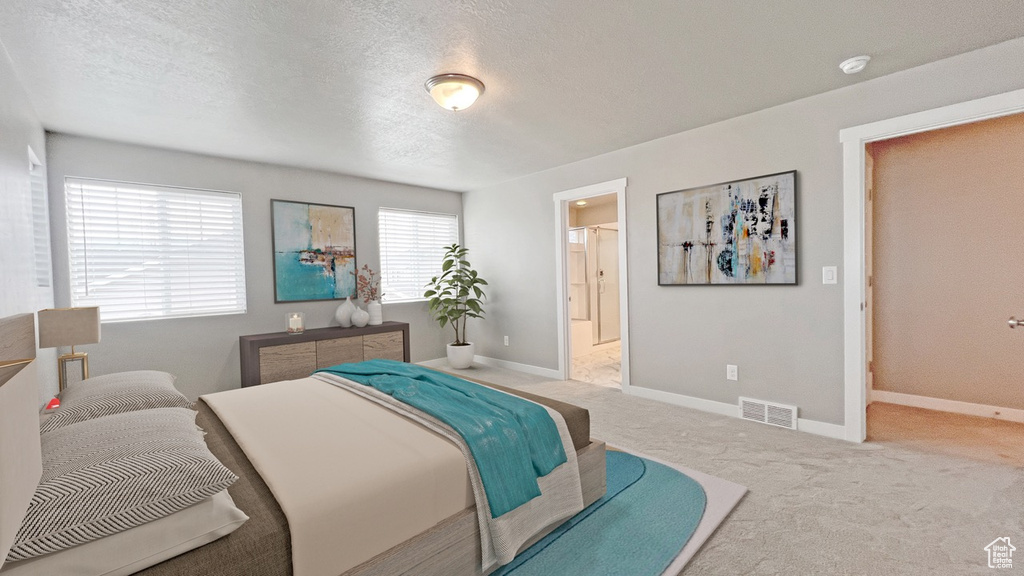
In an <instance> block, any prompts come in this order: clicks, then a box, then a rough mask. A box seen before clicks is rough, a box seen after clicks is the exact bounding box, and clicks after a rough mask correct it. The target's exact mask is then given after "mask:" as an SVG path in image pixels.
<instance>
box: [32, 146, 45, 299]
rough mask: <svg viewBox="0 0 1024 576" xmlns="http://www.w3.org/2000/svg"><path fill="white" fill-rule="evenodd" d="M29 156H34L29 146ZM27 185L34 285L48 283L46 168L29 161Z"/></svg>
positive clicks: (43, 286) (41, 285) (42, 285)
mask: <svg viewBox="0 0 1024 576" xmlns="http://www.w3.org/2000/svg"><path fill="white" fill-rule="evenodd" d="M29 157H30V158H35V154H34V153H33V152H32V149H31V148H29ZM29 162H30V166H31V170H30V172H29V185H30V186H31V187H32V241H33V245H34V249H35V264H36V266H35V272H36V286H39V287H41V288H45V287H48V286H49V285H50V214H49V211H48V210H47V202H46V170H45V169H44V168H43V166H42V165H41V164H38V163H36V162H33V161H31V160H30V161H29Z"/></svg>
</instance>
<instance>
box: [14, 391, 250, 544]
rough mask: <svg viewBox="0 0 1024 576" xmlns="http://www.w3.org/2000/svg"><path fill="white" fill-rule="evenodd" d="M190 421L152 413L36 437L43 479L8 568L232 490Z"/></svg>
mask: <svg viewBox="0 0 1024 576" xmlns="http://www.w3.org/2000/svg"><path fill="white" fill-rule="evenodd" d="M195 417H196V413H195V412H193V411H191V410H187V409H184V408H157V409H154V410H143V411H135V412H128V413H124V414H115V415H112V416H104V417H101V418H95V419H92V420H87V421H84V422H79V423H77V424H71V425H68V426H65V427H63V428H60V429H58V430H54V431H52V432H47V433H46V434H43V435H42V439H41V441H42V451H43V476H42V478H41V479H40V482H39V486H38V487H37V488H36V492H35V495H34V496H33V497H32V501H31V502H30V503H29V508H28V512H26V514H25V518H24V520H22V524H21V528H20V529H19V530H18V534H17V536H16V537H15V542H14V546H13V547H11V551H10V553H9V554H8V556H7V560H8V561H11V562H14V561H17V560H24V559H27V558H32V557H35V556H39V555H42V554H48V553H50V552H56V551H58V550H63V549H65V548H70V547H72V546H76V545H78V544H83V543H85V542H89V541H92V540H95V539H97V538H101V537H103V536H108V535H110V534H115V533H117V532H121V531H124V530H127V529H129V528H133V527H135V526H139V525H141V524H145V523H146V522H149V521H151V520H156V519H158V518H162V517H164V516H168V515H170V514H173V513H174V512H177V511H178V510H182V509H184V508H187V507H189V506H191V505H193V504H195V503H197V502H200V501H201V500H203V499H205V498H208V497H210V496H212V495H214V494H216V493H218V492H220V491H221V490H224V489H225V488H227V487H228V486H230V485H231V484H232V483H234V481H235V480H237V479H238V477H237V476H235V475H234V474H233V473H232V472H231V471H230V470H228V469H227V468H225V467H224V465H223V464H221V463H220V462H219V461H218V460H217V458H216V457H214V455H213V454H211V453H210V450H209V449H208V448H207V447H206V443H205V442H204V441H203V432H202V431H200V430H199V429H198V428H197V427H196V424H195Z"/></svg>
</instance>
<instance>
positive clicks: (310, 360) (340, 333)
mask: <svg viewBox="0 0 1024 576" xmlns="http://www.w3.org/2000/svg"><path fill="white" fill-rule="evenodd" d="M238 347H239V350H240V352H241V358H242V386H243V387H244V386H255V385H257V384H266V383H268V382H277V381H279V380H294V379H296V378H305V377H306V376H309V375H310V374H312V373H313V371H314V370H317V369H319V368H326V367H328V366H334V365H335V364H342V363H346V362H362V361H363V360H372V359H374V358H387V359H390V360H400V361H402V362H408V361H409V324H407V323H405V322H384V323H383V324H381V325H379V326H365V327H363V328H341V327H333V328H315V329H313V330H306V331H305V332H303V333H301V334H288V333H287V332H274V333H271V334H254V335H251V336H240V337H239V338H238Z"/></svg>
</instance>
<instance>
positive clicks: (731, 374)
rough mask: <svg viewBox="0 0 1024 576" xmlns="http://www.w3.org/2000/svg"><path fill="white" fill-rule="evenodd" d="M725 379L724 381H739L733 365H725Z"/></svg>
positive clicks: (737, 372)
mask: <svg viewBox="0 0 1024 576" xmlns="http://www.w3.org/2000/svg"><path fill="white" fill-rule="evenodd" d="M725 379H726V380H739V379H740V374H739V369H738V368H736V365H735V364H726V365H725Z"/></svg>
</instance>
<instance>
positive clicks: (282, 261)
mask: <svg viewBox="0 0 1024 576" xmlns="http://www.w3.org/2000/svg"><path fill="white" fill-rule="evenodd" d="M270 205H271V213H272V219H273V242H274V300H275V301H276V302H300V301H305V300H337V299H340V298H346V297H348V296H355V293H356V277H355V270H356V234H355V209H353V208H350V207H348V206H328V205H326V204H310V203H305V202H289V201H285V200H271V202H270Z"/></svg>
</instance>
